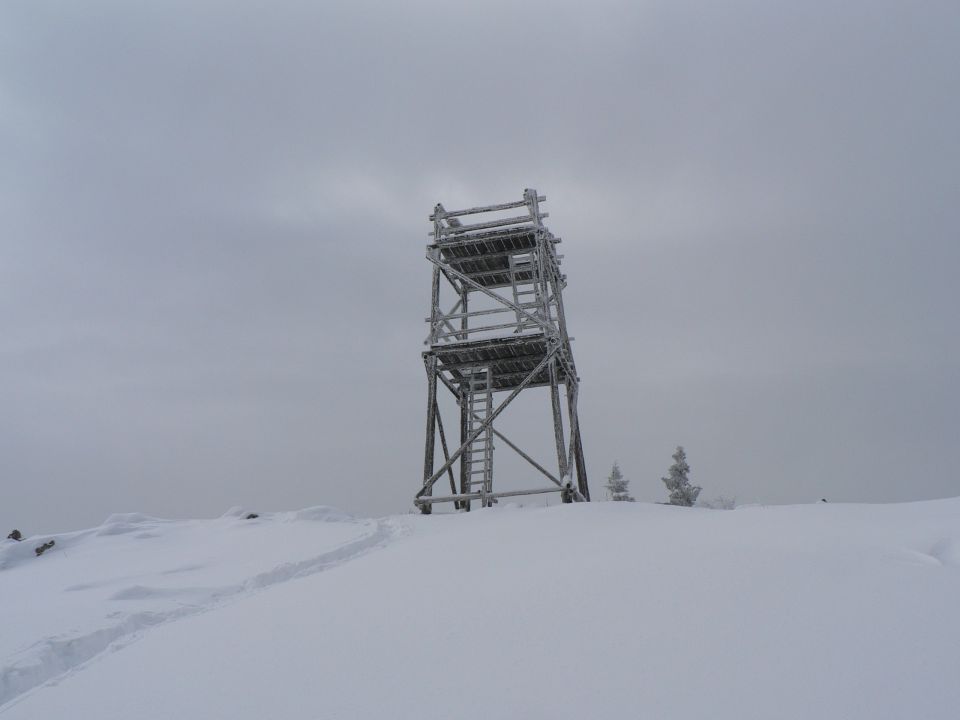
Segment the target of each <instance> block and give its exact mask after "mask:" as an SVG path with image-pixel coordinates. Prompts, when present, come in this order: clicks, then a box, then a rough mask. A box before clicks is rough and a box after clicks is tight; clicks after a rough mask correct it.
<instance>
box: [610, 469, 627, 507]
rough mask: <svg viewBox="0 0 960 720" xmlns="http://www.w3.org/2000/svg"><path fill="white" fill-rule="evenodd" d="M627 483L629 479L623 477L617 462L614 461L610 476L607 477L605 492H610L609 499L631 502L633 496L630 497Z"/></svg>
mask: <svg viewBox="0 0 960 720" xmlns="http://www.w3.org/2000/svg"><path fill="white" fill-rule="evenodd" d="M629 484H630V481H629V480H627V479H626V478H624V477H623V473H622V472H620V465H619V463H614V464H613V469H612V470H611V471H610V476H609V477H608V478H607V492H608V493H610V499H611V500H615V501H617V502H633V498H632V497H630V493H629V492H628V490H627V486H628V485H629Z"/></svg>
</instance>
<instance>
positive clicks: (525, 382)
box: [417, 344, 560, 498]
mask: <svg viewBox="0 0 960 720" xmlns="http://www.w3.org/2000/svg"><path fill="white" fill-rule="evenodd" d="M559 348H560V346H559V345H556V344H554V345H553V347H552V348H550V349H549V350H548V351H547V353H546V355H544V357H543V360H541V361H540V363H539V364H538V365H537V366H536V367H535V368H534V369H533V370H531V371H530V374H529V375H527V377H525V378H524V379H523V382H521V383H520V384H519V385H517V387H515V388H514V389H513V392H511V393H510V394H509V395H508V396H507V397H506V398H505V399H504V401H503V402H501V403H500V404H499V405H497V408H496V409H495V410H494V411H493V412H492V413H490V415H489V416H487V419H486V420H484V421H483V422H482V423H480V425H479V426H478V427H477V428H476V429H475V430H474V431H473V432H472V433H470V436H469V437H468V438H467V439H466V441H465V442H464V443H463V445H461V446H460V447H459V449H457V451H456V452H455V453H453V455H451V456H450V457H449V458H448V459H447V461H446V462H445V463H444V464H443V465H441V466H440V469H439V470H437V471H435V472H434V473H433V475H431V476H430V477H429V478H427V480H425V481H424V483H423V487H422V488H421V489H420V492H418V493H417V497H418V498H419V497H423V495H424V494H426V493H427V492H428V491H429V490H431V489H432V488H433V484H434V483H435V482H436V481H437V478H439V477H440V476H441V475H443V473H445V472H446V471H447V468H449V467H450V466H451V465H453V463H454V461H455V460H456V459H457V458H458V457H460V456H461V455H463V453H464V451H465V450H466V449H467V448H468V447H469V446H470V443H472V442H473V441H474V440H476V439H477V438H478V437H480V435H481V433H483V432H484V431H485V430H486V429H487V427H488V426H489V425H490V424H491V423H492V422H493V421H494V420H495V419H496V417H497V416H498V415H499V414H500V413H502V412H503V410H504V408H506V407H507V405H509V404H510V403H511V402H512V401H513V399H514V398H515V397H516V396H517V395H519V394H520V391H521V390H523V389H524V388H525V387H526V386H527V385H529V384H530V383H531V382H533V379H534V378H535V377H536V376H537V375H538V374H539V373H540V371H541V370H543V369H544V368H545V367H546V366H547V363H549V362H550V359H551V358H552V357H553V356H554V355H556V354H557V351H558V350H559Z"/></svg>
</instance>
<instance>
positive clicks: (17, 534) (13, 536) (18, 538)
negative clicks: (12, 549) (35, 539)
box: [7, 530, 23, 542]
mask: <svg viewBox="0 0 960 720" xmlns="http://www.w3.org/2000/svg"><path fill="white" fill-rule="evenodd" d="M7 540H16V541H17V542H20V541H21V540H23V535H22V534H21V533H20V531H19V530H14V531H13V532H12V533H10V534H9V535H7Z"/></svg>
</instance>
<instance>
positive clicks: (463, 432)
mask: <svg viewBox="0 0 960 720" xmlns="http://www.w3.org/2000/svg"><path fill="white" fill-rule="evenodd" d="M459 397H460V445H463V444H464V443H466V442H467V438H468V437H469V436H470V409H469V402H468V401H467V386H466V384H461V385H460V396H459ZM469 472H470V466H469V464H468V463H467V453H464V454H462V455H461V456H460V494H461V495H466V494H467V493H469V492H470V475H469ZM460 509H461V510H466V511H467V512H470V501H469V500H463V501H461V503H460Z"/></svg>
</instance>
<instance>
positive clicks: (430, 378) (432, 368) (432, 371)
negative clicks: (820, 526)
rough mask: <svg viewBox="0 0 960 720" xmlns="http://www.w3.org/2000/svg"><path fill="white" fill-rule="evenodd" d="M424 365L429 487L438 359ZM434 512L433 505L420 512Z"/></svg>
mask: <svg viewBox="0 0 960 720" xmlns="http://www.w3.org/2000/svg"><path fill="white" fill-rule="evenodd" d="M424 365H425V366H426V370H427V437H426V442H425V445H424V451H423V484H424V486H426V485H427V481H428V480H429V479H430V476H431V475H433V451H434V448H435V446H436V431H437V358H436V356H434V355H430V356H428V357H426V358H424ZM424 494H425V495H427V496H430V495H432V494H433V488H432V487H429V488H427V490H426V492H425V493H424ZM432 511H433V505H432V504H431V503H424V504H422V505H420V512H422V513H423V514H424V515H429V514H430V513H431V512H432Z"/></svg>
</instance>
